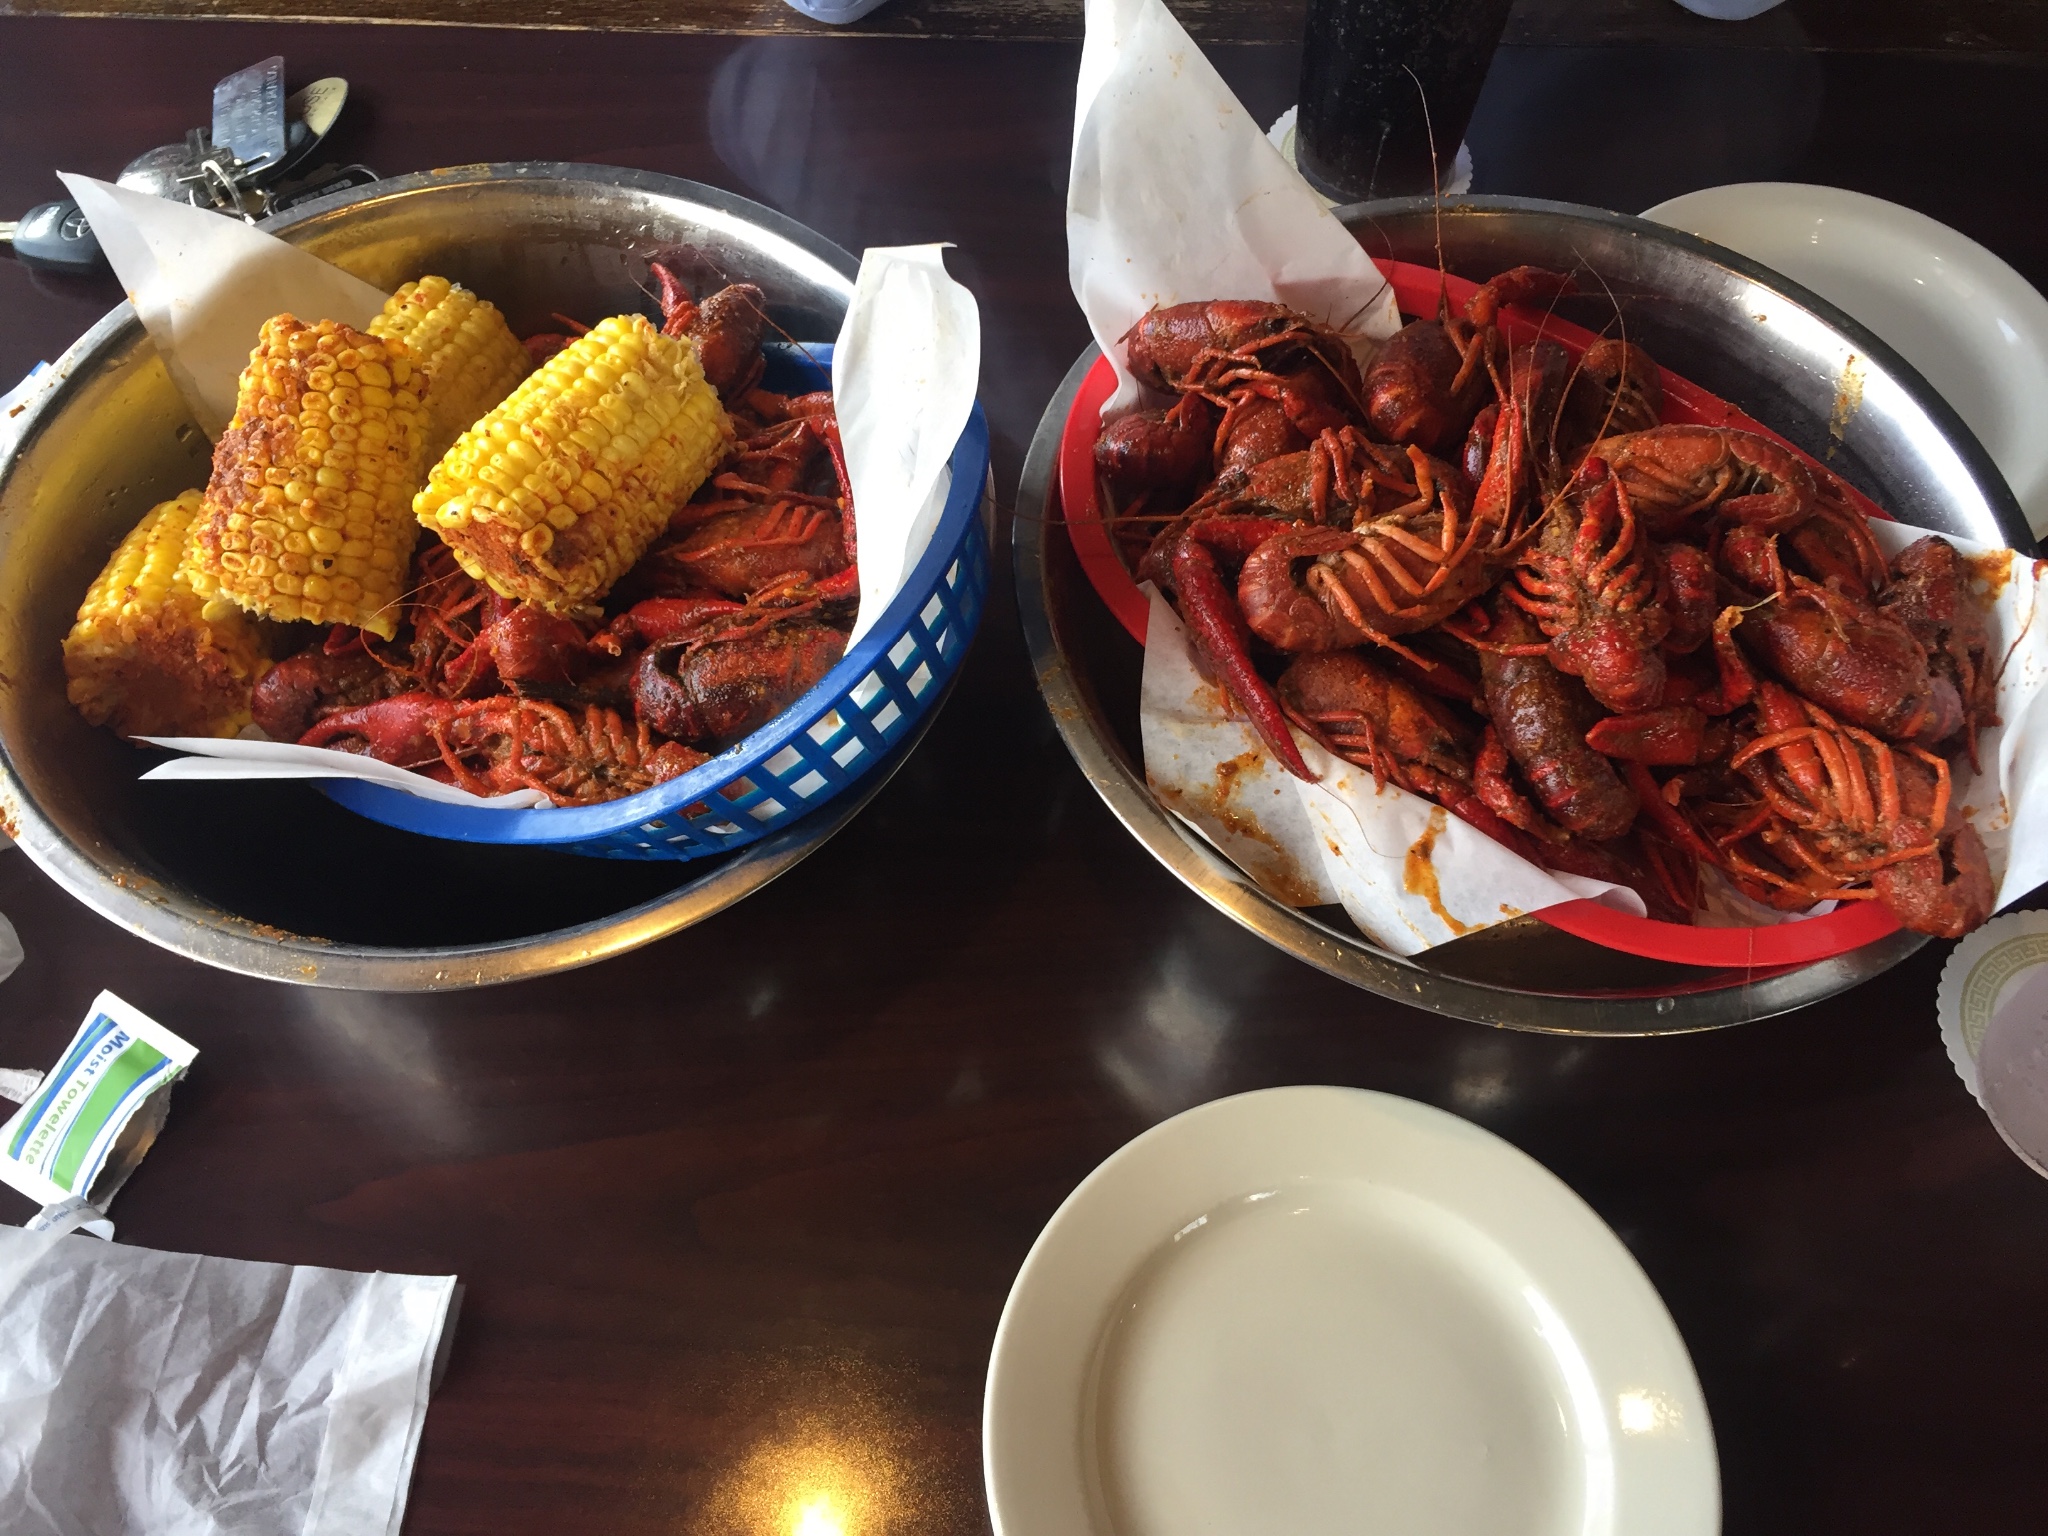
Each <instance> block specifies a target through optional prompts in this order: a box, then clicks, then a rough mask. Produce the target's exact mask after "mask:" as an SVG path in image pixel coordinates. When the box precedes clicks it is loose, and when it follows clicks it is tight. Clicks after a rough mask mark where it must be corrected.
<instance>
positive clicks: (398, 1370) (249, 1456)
mask: <svg viewBox="0 0 2048 1536" xmlns="http://www.w3.org/2000/svg"><path fill="white" fill-rule="evenodd" d="M454 1294H455V1280H454V1278H453V1277H452V1276H446V1275H443V1276H424V1275H386V1274H370V1275H364V1274H354V1273H351V1272H349V1271H346V1270H337V1269H315V1268H311V1267H308V1266H303V1265H301V1266H294V1265H289V1264H253V1263H247V1262H244V1261H242V1260H238V1259H215V1258H201V1257H198V1256H195V1255H192V1254H183V1253H158V1252H154V1251H152V1250H150V1249H146V1248H130V1247H124V1246H121V1245H118V1244H109V1243H102V1242H99V1241H97V1240H96V1239H93V1238H87V1237H78V1236H70V1235H65V1236H60V1235H57V1234H55V1233H49V1232H23V1231H20V1230H18V1229H15V1228H11V1227H7V1228H0V1530H4V1531H6V1532H7V1533H8V1536H78V1533H81V1532H93V1533H101V1532H105V1533H116V1532H145V1531H146V1532H148V1533H150V1536H396V1532H397V1531H398V1528H399V1523H400V1521H401V1520H402V1519H403V1518H404V1514H405V1499H406V1492H407V1487H408V1485H409V1483H410V1482H411V1478H412V1463H413V1456H414V1453H415V1451H416V1450H417V1449H418V1446H419V1435H420V1425H421V1423H422V1422H423V1421H424V1419H425V1416H426V1407H427V1396H428V1391H429V1387H430V1384H431V1376H432V1371H433V1366H434V1362H435V1359H436V1355H437V1353H438V1351H439V1348H440V1344H441V1340H442V1337H443V1333H444V1330H445V1327H446V1323H447V1320H448V1313H449V1305H450V1302H451V1300H452V1298H453V1296H454Z"/></svg>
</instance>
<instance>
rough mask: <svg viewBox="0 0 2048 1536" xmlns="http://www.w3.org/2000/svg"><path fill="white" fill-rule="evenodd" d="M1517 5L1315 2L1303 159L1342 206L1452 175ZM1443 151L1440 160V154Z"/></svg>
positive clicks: (1434, 0) (1299, 153)
mask: <svg viewBox="0 0 2048 1536" xmlns="http://www.w3.org/2000/svg"><path fill="white" fill-rule="evenodd" d="M1512 3H1513V0H1308V30H1307V33H1306V35H1305V36H1304V38H1303V42H1302V52H1301V115H1300V118H1299V121H1298V123H1297V126H1296V129H1295V138H1294V148H1295V160H1296V162H1297V163H1298V164H1299V165H1300V167H1301V172H1302V174H1303V175H1304V176H1306V177H1307V178H1308V179H1309V183H1310V184H1311V185H1312V186H1314V187H1315V188H1316V189H1317V190H1318V191H1320V192H1322V193H1323V194H1324V195H1325V196H1327V197H1334V198H1336V199H1337V200H1338V201H1339V202H1343V203H1354V202H1362V201H1364V200H1366V199H1368V198H1381V197H1410V196H1415V195H1417V194H1420V193H1425V192H1429V191H1432V190H1433V189H1434V188H1435V186H1436V175H1435V171H1436V165H1437V162H1438V160H1439V159H1440V160H1441V163H1442V165H1443V168H1444V175H1445V177H1446V178H1448V176H1449V171H1450V164H1451V160H1452V158H1453V157H1454V156H1455V155H1456V154H1457V152H1458V145H1459V143H1460V142H1461V141H1462V140H1463V138H1464V136H1465V125H1466V124H1467V123H1468V122H1470V121H1471V119H1472V108H1473V106H1474V105H1475V104H1476V103H1477V102H1478V100H1479V88H1480V86H1481V85H1483V84H1484V83H1485V81H1486V70H1487V66H1488V65H1489V64H1491V63H1492V61H1493V51H1494V49H1495V48H1496V47H1498V46H1499V45H1500V38H1501V33H1502V32H1503V31H1505V30H1506V28H1507V23H1508V9H1509V7H1510V5H1511V4H1512ZM1432 149H1433V150H1434V153H1432Z"/></svg>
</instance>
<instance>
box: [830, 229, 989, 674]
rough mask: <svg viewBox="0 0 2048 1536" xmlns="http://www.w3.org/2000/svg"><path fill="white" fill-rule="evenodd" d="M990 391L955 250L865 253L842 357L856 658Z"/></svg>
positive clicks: (895, 588) (923, 533) (905, 575)
mask: <svg viewBox="0 0 2048 1536" xmlns="http://www.w3.org/2000/svg"><path fill="white" fill-rule="evenodd" d="M980 381H981V312H980V310H979V309H977V308H976V307H975V303H974V295H973V294H971V293H969V292H968V291H967V290H966V289H965V288H963V287H961V286H960V284H958V283H956V282H954V281H953V279H952V278H951V277H949V276H947V274H946V261H945V247H943V246H938V245H901V246H875V247H871V248H870V249H868V250H866V251H863V252H862V253H861V258H860V274H859V276H858V277H856V278H855V279H854V285H853V299H852V302H851V303H849V304H848V305H847V309H846V319H845V322H844V323H843V324H842V325H841V326H840V328H839V344H838V345H837V346H836V347H835V348H834V349H833V352H832V398H833V401H834V402H835V405H836V408H837V414H838V417H839V440H840V443H841V445H842V447H843V449H844V451H845V453H846V475H847V478H848V479H849V480H850V481H852V482H853V511H854V535H855V539H856V541H857V544H858V549H859V563H860V612H859V614H858V615H857V616H856V617H855V619H854V624H853V633H852V634H851V635H850V636H848V637H847V642H846V643H847V645H848V646H849V647H851V646H852V645H853V644H854V642H855V641H857V640H859V639H860V637H861V636H862V635H864V634H866V633H867V632H868V631H869V630H870V629H872V628H874V626H875V624H876V623H877V622H878V621H879V620H880V619H881V617H882V614H883V613H884V612H885V611H886V610H887V609H888V606H889V604H890V602H891V601H892V600H894V598H895V596H896V594H897V593H898V592H900V591H901V590H902V589H903V583H904V582H905V581H907V580H909V579H910V573H911V572H912V571H913V570H915V569H916V568H917V562H918V561H919V560H920V559H922V558H923V557H924V552H925V550H926V549H927V548H928V547H929V546H930V544H931V541H932V534H933V533H934V532H936V531H937V529H938V526H939V518H940V517H941V515H943V514H944V512H945V510H946V496H947V493H948V492H949V491H950V490H951V489H952V485H953V477H952V474H951V473H950V471H949V470H948V469H947V467H946V461H947V460H948V459H950V458H951V457H952V454H953V447H954V444H956V443H957V442H959V440H960V434H961V432H962V431H964V430H965V429H966V426H967V418H968V416H969V415H970V414H972V412H973V410H974V392H975V389H976V387H977V385H979V383H980Z"/></svg>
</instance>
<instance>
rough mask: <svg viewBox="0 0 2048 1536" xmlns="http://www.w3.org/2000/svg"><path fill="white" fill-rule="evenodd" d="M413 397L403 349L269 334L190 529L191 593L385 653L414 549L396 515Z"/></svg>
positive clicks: (403, 489) (331, 324) (320, 332)
mask: <svg viewBox="0 0 2048 1536" xmlns="http://www.w3.org/2000/svg"><path fill="white" fill-rule="evenodd" d="M419 387H420V381H419V379H418V376H417V374H416V372H415V369H414V366H413V359H412V354H411V352H410V350H409V349H408V348H407V347H406V345H405V343H404V342H402V341H397V340H391V341H379V340H377V339H376V338H375V337H372V336H366V335H365V334H363V333H362V332H361V331H358V330H356V329H354V328H353V327H351V326H346V325H342V324H340V323H338V322H337V321H333V320H322V321H321V322H320V323H319V324H317V325H308V324H306V323H305V322H304V321H301V320H295V319H293V318H292V317H291V316H290V315H279V316H277V317H276V318H275V319H272V320H268V321H266V322H265V323H264V326H263V331H262V335H261V337H260V339H259V340H258V341H257V344H256V350H255V351H253V352H252V353H250V354H249V366H248V367H247V368H246V369H244V370H243V372H242V379H241V385H240V388H239V390H238V392H237V395H236V398H235V416H234V420H232V421H230V422H229V423H228V429H227V431H226V433H224V434H223V435H222V437H221V440H220V442H219V443H218V444H217V445H216V446H215V448H214V452H213V478H212V480H211V481H209V482H208V484H207V487H206V508H205V512H204V514H203V515H202V516H201V517H200V519H199V520H198V521H197V522H196V523H195V525H194V527H193V545H192V558H193V563H194V566H195V568H196V571H197V575H198V580H199V582H200V583H201V590H202V591H204V592H206V593H207V594H208V595H212V594H213V593H214V592H216V591H217V592H218V594H219V595H220V596H223V597H226V598H229V599H231V600H232V601H234V602H236V603H238V604H240V605H241V606H242V607H243V608H245V609H247V610H249V611H250V612H251V613H259V614H262V615H263V616H264V617H266V618H272V619H308V620H311V621H312V622H314V623H316V624H353V625H356V626H358V627H360V628H363V629H367V630H369V631H370V632H371V633H372V634H376V635H380V636H382V637H383V638H384V639H386V640H389V639H390V638H391V637H392V635H393V634H394V633H395V632H396V631H397V627H398V598H399V595H400V592H401V589H402V588H403V586H404V582H405V573H406V566H407V564H408V562H409V561H410V560H411V558H412V548H413V544H414V543H415V541H416V540H417V539H418V537H419V529H418V527H417V526H416V525H415V524H414V522H413V520H412V518H411V517H409V516H408V515H407V513H408V511H409V510H410V507H411V504H412V497H413V493H414V492H415V491H417V490H418V489H419V484H420V476H421V471H422V468H423V457H422V453H423V449H424V446H425V438H426V432H427V422H426V413H425V410H424V409H423V407H422V405H421V402H420V395H419Z"/></svg>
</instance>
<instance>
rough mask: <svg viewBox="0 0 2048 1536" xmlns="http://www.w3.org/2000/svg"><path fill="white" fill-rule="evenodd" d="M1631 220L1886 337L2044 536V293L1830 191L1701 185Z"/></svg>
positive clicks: (1894, 216) (2047, 500) (1987, 261)
mask: <svg viewBox="0 0 2048 1536" xmlns="http://www.w3.org/2000/svg"><path fill="white" fill-rule="evenodd" d="M1643 217H1644V218H1646V219H1654V220H1656V221H1657V222H1658V223H1659V224H1668V225H1670V226H1671V227H1672V228H1674V229H1683V230H1685V231H1687V232H1688V233H1691V234H1695V235H1698V236H1700V237H1701V238H1702V239H1706V240H1712V241H1713V242H1714V243H1715V244H1717V245H1725V246H1727V247H1728V248H1729V249H1730V250H1732V251H1739V252H1740V253H1741V254H1742V255H1744V256H1747V257H1749V258H1750V259H1751V260H1753V261H1760V262H1762V263H1763V264H1764V265H1765V266H1767V267H1770V268H1772V269H1773V270H1774V271H1778V272H1782V273H1784V274H1785V275H1786V276H1787V277H1789V278H1791V279H1792V280H1793V281H1794V282H1797V283H1803V284H1805V285H1806V286H1807V287H1808V288H1811V289H1812V290H1813V291H1814V292H1815V293H1817V294H1819V295H1820V296H1821V297H1822V298H1824V299H1826V300H1828V301H1829V302H1830V303H1832V304H1834V305H1836V306H1837V307H1838V308H1840V309H1843V310H1846V311H1847V312H1848V313H1849V314H1850V315H1852V316H1854V317H1855V318H1856V319H1858V320H1860V321H1862V322H1863V324H1865V325H1867V326H1868V327H1870V329H1871V330H1873V331H1875V332H1876V333H1877V334H1878V335H1879V336H1880V337H1882V338H1883V339H1884V340H1885V341H1888V342H1890V343H1891V345H1892V346H1893V347H1894V348H1896V349H1897V350H1898V352H1899V354H1900V355H1901V356H1903V357H1904V358H1905V359H1906V361H1907V362H1909V363H1911V364H1912V365H1913V366H1914V367H1915V368H1917V369H1919V370H1920V372H1921V374H1922V375H1924V376H1925V378H1926V379H1927V382H1928V383H1930V384H1932V385H1933V386H1934V387H1935V388H1936V389H1937V390H1939V391H1940V392H1941V394H1942V396H1943V398H1944V399H1946V400H1947V401H1948V403H1949V404H1950V405H1952V406H1954V407H1955V408H1956V413H1957V414H1958V415H1959V416H1961V417H1962V418H1963V420H1964V421H1965V422H1967V423H1968V424H1969V428H1970V430H1971V431H1972V432H1974V433H1976V434H1977V440H1978V441H1979V442H1981V443H1982V444H1983V445H1984V449H1985V451H1986V452H1987V453H1989V454H1990V455H1991V457H1992V459H1993V461H1994V462H1996V463H1997V465H1998V468H1999V470H2000V472H2001V473H2003V474H2004V476H2005V479H2006V483H2007V484H2009V485H2010V486H2011V487H2012V492H2013V495H2014V496H2016V497H2018V498H2019V503H2020V505H2021V506H2022V507H2024V508H2025V509H2026V513H2027V521H2028V522H2029V523H2030V524H2032V526H2033V529H2034V532H2035V533H2037V534H2039V533H2048V299H2043V298H2042V297H2041V295H2040V294H2039V293H2037V292H2035V291H2034V289H2033V287H2032V286H2031V285H2030V284H2029V283H2028V282H2027V280H2026V279H2025V278H2023V277H2021V276H2020V275H2019V273H2017V272H2015V271H2013V269H2012V268H2011V267H2009V266H2007V265H2006V264H2005V263H2004V262H2003V261H2000V260H1999V259H1998V258H1997V257H1996V256H1994V255H1992V254H1991V252H1989V251H1987V250H1985V249H1984V247H1983V246H1981V245H1979V244H1977V242H1976V241H1974V240H1971V239H1969V238H1968V237H1967V236H1964V235H1960V234H1958V233H1956V231H1954V230H1952V229H1950V228H1949V227H1948V226H1947V225H1946V224H1942V223H1938V222H1936V221H1935V220H1933V219H1930V218H1928V217H1927V215H1925V214H1924V213H1915V212H1914V211H1913V210H1912V209H1910V208H1901V207H1900V206H1899V205H1898V204H1897V203H1887V202H1885V201H1883V200H1882V199H1881V198H1875V197H1866V196H1865V195H1864V194H1863V193H1861V192H1847V191H1844V190H1843V189H1842V188H1840V187H1810V186H1802V185H1800V184H1798V183H1796V182H1784V181H1753V182H1745V183H1741V184H1738V185H1735V186H1729V187H1709V188H1707V189H1706V190H1705V191H1703V192H1688V193H1686V194H1685V196H1683V197H1674V198H1672V199H1671V200H1670V201H1669V202H1665V203H1659V204H1658V205H1657V206H1656V207H1654V208H1650V209H1646V210H1645V211H1644V213H1643Z"/></svg>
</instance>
